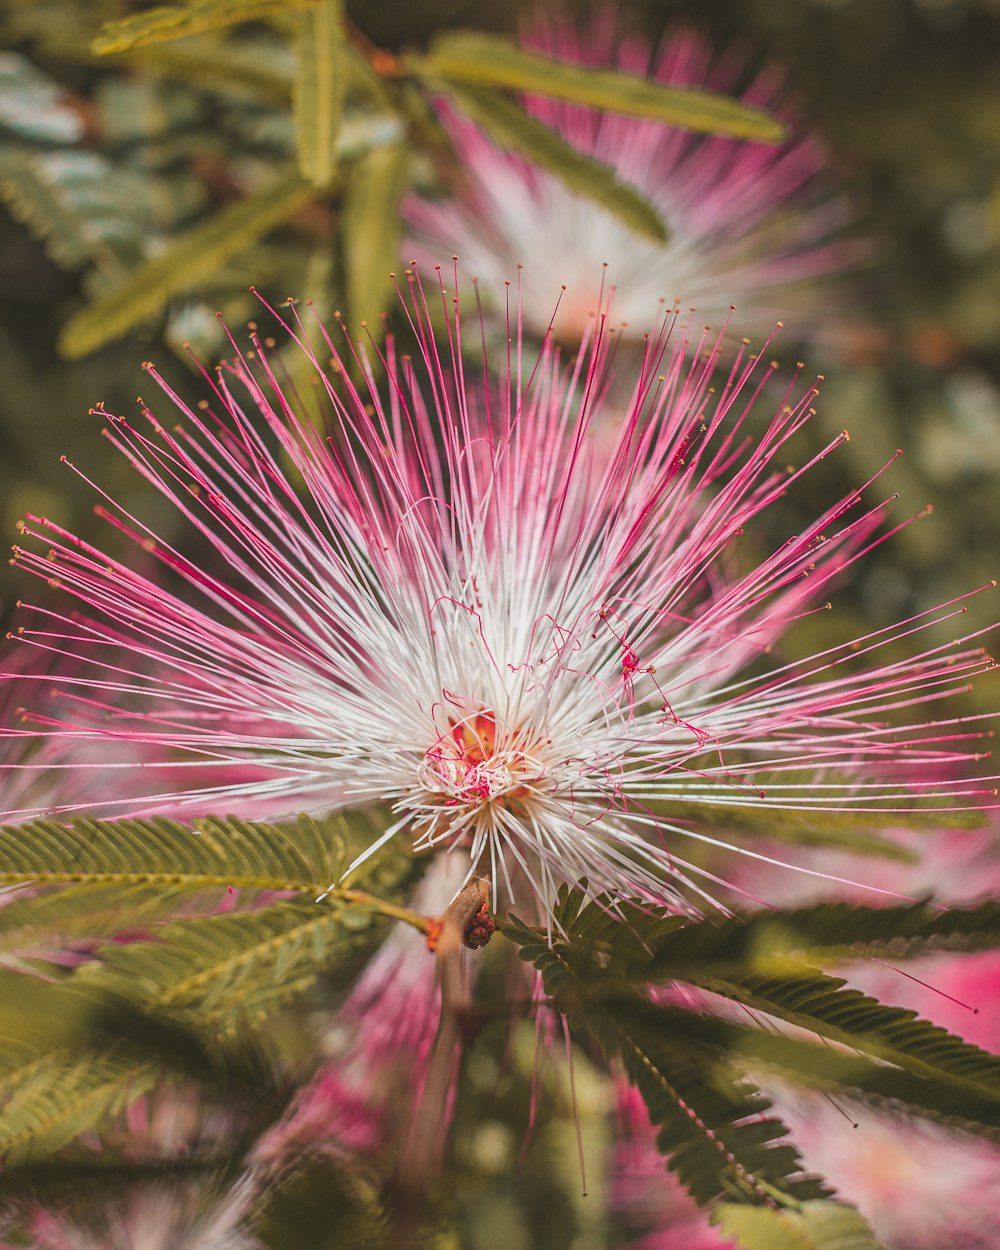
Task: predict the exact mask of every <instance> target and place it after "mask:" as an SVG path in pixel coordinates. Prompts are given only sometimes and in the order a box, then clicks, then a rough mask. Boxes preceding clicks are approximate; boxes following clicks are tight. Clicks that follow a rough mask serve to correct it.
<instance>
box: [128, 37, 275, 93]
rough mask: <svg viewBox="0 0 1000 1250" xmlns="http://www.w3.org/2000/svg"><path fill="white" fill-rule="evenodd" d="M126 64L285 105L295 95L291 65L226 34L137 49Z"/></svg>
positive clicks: (259, 47)
mask: <svg viewBox="0 0 1000 1250" xmlns="http://www.w3.org/2000/svg"><path fill="white" fill-rule="evenodd" d="M125 63H126V64H128V65H135V66H138V67H140V68H142V69H146V70H149V71H150V72H152V73H154V74H161V75H163V77H165V78H172V79H175V80H177V81H179V82H186V83H191V84H192V85H193V86H195V87H200V88H203V89H207V90H210V91H216V92H225V93H227V94H228V95H234V96H237V97H239V98H247V99H251V100H262V101H264V102H265V103H267V104H275V105H278V106H279V107H281V108H287V107H288V101H289V100H290V99H291V95H292V74H291V67H290V66H286V65H285V64H284V63H283V62H281V63H277V62H276V61H275V58H274V56H273V54H272V50H271V49H270V48H268V47H267V46H266V45H265V46H260V45H257V44H256V43H250V44H248V43H247V41H246V40H240V41H237V40H234V39H227V38H225V36H222V35H201V36H199V37H197V38H195V39H189V40H186V41H185V42H183V43H162V44H156V45H154V46H152V47H147V48H137V49H136V50H135V51H134V52H131V53H129V54H128V56H127V58H126V59H125Z"/></svg>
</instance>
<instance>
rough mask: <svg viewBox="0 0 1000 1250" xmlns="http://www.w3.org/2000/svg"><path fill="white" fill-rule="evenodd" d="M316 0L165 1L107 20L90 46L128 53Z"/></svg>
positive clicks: (97, 52) (105, 51)
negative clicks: (120, 17) (129, 14)
mask: <svg viewBox="0 0 1000 1250" xmlns="http://www.w3.org/2000/svg"><path fill="white" fill-rule="evenodd" d="M314 2H315V0H192V2H191V3H190V4H164V5H158V6H157V7H156V8H152V9H146V11H145V12H143V13H136V14H133V16H131V17H126V18H123V19H122V20H121V21H117V22H107V23H105V25H104V26H103V27H102V29H101V33H100V34H99V35H98V36H97V38H96V39H95V40H94V41H93V43H92V44H91V45H90V50H91V51H92V52H93V53H94V54H95V55H96V56H107V55H108V54H109V53H112V52H128V51H129V50H130V49H131V48H140V47H142V46H143V45H144V44H147V43H159V42H160V41H162V40H165V39H181V38H183V37H184V36H186V35H197V34H200V33H201V32H202V31H206V30H215V29H217V28H218V27H220V26H233V25H235V24H236V23H237V22H252V21H256V20H259V19H260V18H265V17H273V16H276V15H280V14H282V13H287V12H288V10H289V9H300V8H305V7H307V6H308V5H310V4H312V3H314Z"/></svg>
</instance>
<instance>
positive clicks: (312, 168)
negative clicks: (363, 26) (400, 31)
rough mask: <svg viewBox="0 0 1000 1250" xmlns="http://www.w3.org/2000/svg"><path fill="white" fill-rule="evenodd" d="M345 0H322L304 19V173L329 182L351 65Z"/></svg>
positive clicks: (300, 77) (299, 140)
mask: <svg viewBox="0 0 1000 1250" xmlns="http://www.w3.org/2000/svg"><path fill="white" fill-rule="evenodd" d="M345 61H346V58H345V56H344V12H343V4H342V2H341V0H319V3H318V4H317V5H316V6H315V7H314V9H313V10H312V12H311V13H306V14H303V15H302V17H301V18H300V26H299V37H298V40H297V44H296V73H295V89H294V92H293V97H292V98H293V106H294V115H295V147H296V151H297V152H298V158H299V171H300V173H301V174H302V177H303V178H305V179H306V180H307V181H309V182H311V183H313V185H314V186H317V187H328V186H329V185H330V184H331V182H332V181H333V176H334V173H335V171H336V153H337V139H338V135H339V132H340V123H341V118H342V117H343V112H344V90H345V86H346V82H347V67H346V64H345Z"/></svg>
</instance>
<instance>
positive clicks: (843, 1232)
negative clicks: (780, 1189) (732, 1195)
mask: <svg viewBox="0 0 1000 1250" xmlns="http://www.w3.org/2000/svg"><path fill="white" fill-rule="evenodd" d="M712 1223H713V1224H716V1225H718V1227H719V1231H720V1232H721V1233H722V1234H723V1235H724V1236H725V1237H731V1238H733V1240H735V1241H737V1242H738V1243H739V1244H740V1245H741V1246H742V1247H743V1248H744V1250H885V1247H884V1246H883V1245H882V1243H881V1242H880V1241H876V1239H875V1235H874V1233H873V1232H872V1230H871V1229H870V1228H869V1227H868V1225H867V1223H866V1222H865V1220H864V1219H863V1218H862V1216H861V1215H859V1214H858V1212H857V1211H856V1210H855V1209H854V1208H853V1207H848V1206H844V1205H843V1204H842V1203H839V1202H815V1201H814V1202H803V1203H801V1204H800V1205H799V1206H798V1207H794V1208H792V1207H784V1208H781V1209H779V1208H777V1207H775V1208H773V1209H769V1208H767V1207H750V1206H745V1205H742V1204H740V1203H735V1202H720V1203H719V1205H718V1206H717V1207H716V1208H715V1210H714V1211H713V1213H712Z"/></svg>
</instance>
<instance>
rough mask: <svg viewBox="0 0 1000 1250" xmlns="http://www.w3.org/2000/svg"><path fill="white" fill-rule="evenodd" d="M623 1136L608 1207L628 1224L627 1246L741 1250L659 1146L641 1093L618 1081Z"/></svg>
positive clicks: (634, 1248) (647, 1249)
mask: <svg viewBox="0 0 1000 1250" xmlns="http://www.w3.org/2000/svg"><path fill="white" fill-rule="evenodd" d="M617 1095H618V1135H617V1138H616V1141H615V1146H614V1152H613V1158H612V1173H611V1176H610V1178H609V1193H608V1206H609V1210H610V1212H611V1214H612V1216H613V1217H615V1218H616V1220H618V1221H620V1222H621V1224H622V1225H623V1227H624V1228H625V1229H627V1230H628V1232H626V1233H625V1234H624V1236H625V1237H626V1238H627V1240H624V1241H622V1242H620V1243H616V1244H620V1245H621V1247H622V1250H735V1243H734V1242H732V1241H730V1240H729V1239H728V1238H726V1237H723V1236H722V1235H721V1234H720V1233H719V1232H718V1231H717V1230H716V1229H714V1228H713V1227H712V1226H711V1224H709V1222H708V1215H707V1213H706V1212H705V1211H702V1210H701V1209H700V1208H699V1207H698V1205H697V1204H696V1203H695V1201H694V1199H693V1198H692V1197H691V1196H690V1194H689V1193H688V1192H687V1190H686V1189H685V1188H684V1187H683V1186H682V1185H681V1183H680V1181H678V1180H677V1178H676V1176H674V1174H673V1173H672V1172H668V1171H667V1167H666V1161H665V1160H664V1158H663V1156H662V1155H661V1154H660V1153H659V1151H658V1150H657V1149H656V1141H655V1138H656V1132H655V1130H654V1128H653V1126H652V1125H651V1124H650V1122H649V1113H648V1112H647V1111H646V1107H645V1104H644V1103H643V1101H642V1098H641V1096H640V1095H639V1093H638V1092H637V1091H636V1090H635V1089H633V1088H632V1087H631V1086H628V1085H626V1084H625V1083H624V1082H619V1083H618V1085H617Z"/></svg>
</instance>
